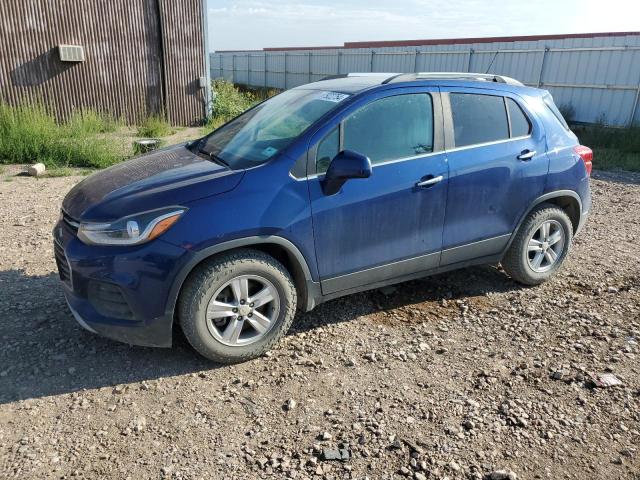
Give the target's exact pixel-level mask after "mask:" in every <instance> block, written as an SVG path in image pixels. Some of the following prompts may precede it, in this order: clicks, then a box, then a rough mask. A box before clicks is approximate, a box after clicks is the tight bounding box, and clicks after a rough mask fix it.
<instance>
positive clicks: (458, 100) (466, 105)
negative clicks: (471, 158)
mask: <svg viewBox="0 0 640 480" xmlns="http://www.w3.org/2000/svg"><path fill="white" fill-rule="evenodd" d="M449 98H450V101H451V114H452V116H453V131H454V136H455V146H456V147H464V146H467V145H475V144H478V143H486V142H495V141H498V140H505V139H508V138H509V122H508V119H507V111H506V109H505V103H504V99H503V97H498V96H494V95H477V94H473V93H452V94H450V95H449Z"/></svg>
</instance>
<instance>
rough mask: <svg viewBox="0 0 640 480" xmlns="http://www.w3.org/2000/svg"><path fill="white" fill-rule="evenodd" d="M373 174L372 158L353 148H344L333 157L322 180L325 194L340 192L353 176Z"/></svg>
mask: <svg viewBox="0 0 640 480" xmlns="http://www.w3.org/2000/svg"><path fill="white" fill-rule="evenodd" d="M370 176H371V160H369V157H366V156H364V155H362V154H360V153H357V152H354V151H352V150H344V151H342V152H340V153H339V154H338V155H336V156H335V157H333V160H331V163H330V164H329V168H328V169H327V173H325V175H324V180H323V181H322V191H323V192H324V194H325V195H333V194H334V193H338V192H339V191H340V189H341V188H342V185H344V182H346V181H347V180H349V179H351V178H369V177H370Z"/></svg>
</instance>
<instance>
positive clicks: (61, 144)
mask: <svg viewBox="0 0 640 480" xmlns="http://www.w3.org/2000/svg"><path fill="white" fill-rule="evenodd" d="M114 123H115V122H114V121H113V120H110V119H108V118H106V117H101V116H100V115H99V114H97V113H95V112H89V111H83V112H79V113H77V114H75V115H73V116H72V117H71V118H70V119H69V120H68V121H67V122H63V123H58V122H56V119H55V117H54V116H53V115H52V114H51V113H50V112H48V111H47V109H46V108H45V107H43V106H41V105H22V106H19V107H12V106H9V105H6V104H0V164H9V163H27V164H30V163H36V162H42V163H44V164H45V165H46V166H47V167H48V168H61V167H89V168H104V167H108V166H109V165H113V164H115V163H118V162H120V161H122V160H124V159H125V158H127V157H128V156H129V155H130V148H128V149H127V148H124V147H123V145H122V144H118V142H117V141H114V139H113V138H109V137H108V135H106V134H104V133H103V132H107V131H110V130H111V129H113V128H115V127H113V125H114Z"/></svg>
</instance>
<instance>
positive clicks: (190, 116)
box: [0, 0, 209, 125]
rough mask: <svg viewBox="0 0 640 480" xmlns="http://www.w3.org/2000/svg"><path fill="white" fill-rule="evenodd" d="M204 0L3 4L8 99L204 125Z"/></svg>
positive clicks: (63, 113)
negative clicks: (201, 122)
mask: <svg viewBox="0 0 640 480" xmlns="http://www.w3.org/2000/svg"><path fill="white" fill-rule="evenodd" d="M204 1H206V0H180V1H179V2H178V1H174V0H2V1H0V101H2V102H5V103H9V104H12V105H18V104H21V103H24V102H29V101H30V102H40V103H43V104H46V105H48V106H49V107H51V108H52V109H53V111H54V112H55V113H56V115H57V116H58V117H59V118H65V117H67V116H68V115H69V114H70V113H71V112H73V111H74V110H78V109H83V108H91V109H95V110H98V111H101V112H107V113H109V114H111V115H114V116H116V117H121V118H124V119H126V120H127V121H128V122H131V123H135V122H138V121H140V120H141V119H142V118H144V117H146V116H148V115H165V116H166V117H167V119H168V120H169V121H170V122H171V123H173V124H179V125H188V124H195V123H197V122H199V121H201V120H202V119H203V117H204V115H205V111H206V106H207V102H208V91H209V88H208V83H209V82H208V65H207V63H208V57H207V55H206V53H205V52H206V35H205V25H206V19H205V17H204V16H203V15H204V13H205V11H206V9H204Z"/></svg>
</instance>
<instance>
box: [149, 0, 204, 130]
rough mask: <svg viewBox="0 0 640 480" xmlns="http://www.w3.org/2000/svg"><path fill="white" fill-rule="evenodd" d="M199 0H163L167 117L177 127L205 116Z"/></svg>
mask: <svg viewBox="0 0 640 480" xmlns="http://www.w3.org/2000/svg"><path fill="white" fill-rule="evenodd" d="M202 3H203V2H202V0H180V1H176V0H162V2H161V15H162V38H163V53H164V60H165V61H164V67H165V68H164V70H165V85H166V99H167V116H168V118H169V119H170V120H171V122H172V123H174V124H176V125H189V124H193V123H196V122H197V121H200V120H201V119H202V118H203V117H204V115H205V107H206V96H205V95H206V91H205V89H203V88H199V86H198V81H199V78H200V77H201V76H205V75H207V76H208V72H207V70H206V66H205V54H204V51H205V47H204V36H203V26H202V18H203V17H202V15H203V12H202Z"/></svg>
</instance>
